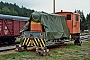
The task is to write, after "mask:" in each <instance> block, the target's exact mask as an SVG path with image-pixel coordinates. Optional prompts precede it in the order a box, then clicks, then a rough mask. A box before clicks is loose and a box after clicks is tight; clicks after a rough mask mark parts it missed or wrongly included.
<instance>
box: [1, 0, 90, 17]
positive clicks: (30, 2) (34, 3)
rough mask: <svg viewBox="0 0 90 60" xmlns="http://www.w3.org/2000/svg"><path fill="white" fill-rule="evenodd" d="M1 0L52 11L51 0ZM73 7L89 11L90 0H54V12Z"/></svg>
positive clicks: (85, 12)
mask: <svg viewBox="0 0 90 60" xmlns="http://www.w3.org/2000/svg"><path fill="white" fill-rule="evenodd" d="M0 1H3V2H9V3H16V4H17V5H19V6H20V7H21V6H22V5H23V6H24V7H26V8H29V9H33V10H36V11H45V12H47V13H52V12H53V0H0ZM75 9H80V10H83V12H84V14H85V15H86V14H88V13H89V12H90V0H56V9H55V10H56V12H59V11H60V10H63V11H71V12H73V11H74V10H75Z"/></svg>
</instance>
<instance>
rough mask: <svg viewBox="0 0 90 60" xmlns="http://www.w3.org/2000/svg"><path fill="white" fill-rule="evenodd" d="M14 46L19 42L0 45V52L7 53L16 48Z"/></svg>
mask: <svg viewBox="0 0 90 60" xmlns="http://www.w3.org/2000/svg"><path fill="white" fill-rule="evenodd" d="M16 44H19V42H17V43H14V44H4V45H3V44H1V45H0V52H2V51H8V50H14V49H15V48H16Z"/></svg>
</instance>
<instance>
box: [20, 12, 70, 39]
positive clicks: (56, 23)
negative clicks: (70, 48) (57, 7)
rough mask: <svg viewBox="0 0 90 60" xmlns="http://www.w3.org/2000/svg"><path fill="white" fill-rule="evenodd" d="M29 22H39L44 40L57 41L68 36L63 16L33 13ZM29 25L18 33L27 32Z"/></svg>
mask: <svg viewBox="0 0 90 60" xmlns="http://www.w3.org/2000/svg"><path fill="white" fill-rule="evenodd" d="M30 20H34V21H36V22H40V23H41V24H42V25H43V26H44V29H45V33H46V34H45V35H46V39H57V38H62V37H69V36H70V33H69V30H68V27H67V24H66V21H65V18H64V17H63V16H60V15H58V14H48V13H42V12H33V13H32V14H31V16H30ZM29 23H30V22H27V23H26V25H25V26H24V27H23V29H22V30H21V31H20V32H22V31H25V30H27V29H28V28H29Z"/></svg>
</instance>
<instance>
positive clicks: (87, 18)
mask: <svg viewBox="0 0 90 60" xmlns="http://www.w3.org/2000/svg"><path fill="white" fill-rule="evenodd" d="M86 21H87V26H88V29H89V32H90V13H89V14H87V16H86Z"/></svg>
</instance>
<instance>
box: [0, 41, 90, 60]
mask: <svg viewBox="0 0 90 60" xmlns="http://www.w3.org/2000/svg"><path fill="white" fill-rule="evenodd" d="M0 60H90V40H88V41H83V43H82V46H77V45H73V42H68V43H65V45H64V46H60V47H56V48H50V56H36V53H35V51H24V52H17V53H12V54H5V55H0Z"/></svg>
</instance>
